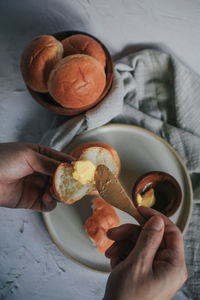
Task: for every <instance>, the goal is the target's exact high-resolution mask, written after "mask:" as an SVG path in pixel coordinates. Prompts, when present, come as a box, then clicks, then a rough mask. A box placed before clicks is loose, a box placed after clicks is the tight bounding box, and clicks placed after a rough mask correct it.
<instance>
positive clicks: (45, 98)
mask: <svg viewBox="0 0 200 300" xmlns="http://www.w3.org/2000/svg"><path fill="white" fill-rule="evenodd" d="M74 34H85V35H87V36H90V37H92V38H93V39H95V40H96V41H98V42H99V43H100V44H101V46H102V48H103V50H104V51H105V54H106V67H105V72H106V85H105V88H104V90H103V92H102V94H101V95H100V97H99V98H98V99H97V100H96V101H95V102H94V103H92V104H89V105H86V106H84V107H82V108H81V109H77V108H75V109H73V108H72V109H68V108H64V107H62V106H61V105H60V104H59V103H57V102H56V101H55V100H54V99H53V98H52V97H51V96H50V94H49V93H39V92H35V91H33V90H32V89H31V88H29V87H28V86H27V88H28V90H29V92H30V94H31V96H32V97H33V98H34V99H35V100H36V101H37V102H39V103H40V104H41V105H42V106H44V107H45V108H47V109H48V110H50V111H52V112H54V113H56V114H59V115H65V116H74V115H78V114H80V113H82V112H84V111H86V110H88V109H90V108H92V107H94V106H95V105H96V104H97V103H99V102H100V101H102V100H103V98H104V97H105V96H106V95H107V94H108V92H109V90H110V88H111V85H112V81H113V62H112V58H111V56H110V53H109V52H108V50H107V48H106V47H105V46H104V45H103V44H102V43H101V42H100V41H99V40H98V39H97V38H95V37H94V36H92V35H90V34H88V33H85V32H81V31H63V32H58V33H55V34H53V36H54V37H55V38H56V39H58V40H59V41H62V40H63V39H65V38H67V37H69V36H71V35H74Z"/></svg>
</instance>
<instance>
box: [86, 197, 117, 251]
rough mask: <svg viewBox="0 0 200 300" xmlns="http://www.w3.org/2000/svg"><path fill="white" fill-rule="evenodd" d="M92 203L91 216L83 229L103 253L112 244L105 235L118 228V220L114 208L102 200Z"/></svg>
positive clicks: (94, 200) (98, 199)
mask: <svg viewBox="0 0 200 300" xmlns="http://www.w3.org/2000/svg"><path fill="white" fill-rule="evenodd" d="M92 202H93V205H92V208H93V215H92V216H91V217H89V218H88V219H87V221H86V222H85V229H86V232H87V234H88V236H89V238H90V239H91V240H92V241H93V242H95V243H96V246H97V249H98V250H99V252H101V253H104V252H105V251H106V250H107V249H108V248H109V247H110V246H111V245H112V243H113V241H111V240H110V239H109V238H107V235H106V233H107V231H108V229H110V228H113V227H117V226H119V225H120V220H119V217H118V215H117V213H116V211H115V209H114V207H113V206H111V205H110V204H108V203H107V202H106V201H104V200H103V199H102V198H95V199H93V201H92Z"/></svg>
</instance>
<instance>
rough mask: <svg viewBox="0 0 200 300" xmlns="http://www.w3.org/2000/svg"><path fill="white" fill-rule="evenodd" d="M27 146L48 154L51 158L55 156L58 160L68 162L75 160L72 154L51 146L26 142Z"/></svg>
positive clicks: (45, 154) (42, 153)
mask: <svg viewBox="0 0 200 300" xmlns="http://www.w3.org/2000/svg"><path fill="white" fill-rule="evenodd" d="M25 146H27V147H28V148H30V149H32V150H34V151H36V152H38V153H40V154H41V155H44V156H47V157H49V158H53V159H55V160H58V161H60V162H68V163H71V162H72V161H74V160H75V158H74V157H72V156H71V155H68V154H66V153H64V152H60V151H57V150H54V149H52V148H51V147H48V146H44V145H40V144H34V143H25Z"/></svg>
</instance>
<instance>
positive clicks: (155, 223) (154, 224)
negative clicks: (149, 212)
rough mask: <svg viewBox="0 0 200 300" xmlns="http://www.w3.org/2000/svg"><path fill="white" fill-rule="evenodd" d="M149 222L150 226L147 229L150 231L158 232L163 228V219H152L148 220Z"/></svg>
mask: <svg viewBox="0 0 200 300" xmlns="http://www.w3.org/2000/svg"><path fill="white" fill-rule="evenodd" d="M150 222H151V223H150V224H149V225H150V226H149V227H150V228H151V229H152V230H156V231H160V230H161V229H162V228H163V226H164V222H163V219H162V218H160V217H153V218H151V219H150Z"/></svg>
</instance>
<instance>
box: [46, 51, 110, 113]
mask: <svg viewBox="0 0 200 300" xmlns="http://www.w3.org/2000/svg"><path fill="white" fill-rule="evenodd" d="M105 84H106V76H105V72H104V68H103V67H102V65H101V63H99V62H98V61H97V60H96V59H95V58H93V57H91V56H88V55H84V54H75V55H70V56H67V57H65V58H64V59H62V60H60V62H59V63H58V64H57V65H56V66H55V68H54V69H53V71H52V72H51V74H50V76H49V80H48V89H49V93H50V95H51V96H52V97H53V98H54V100H55V101H57V102H58V103H59V104H60V105H62V106H63V107H65V108H71V109H80V108H84V107H87V106H88V105H91V104H95V103H96V101H97V100H98V98H99V97H100V95H101V94H102V92H103V90H104V87H105Z"/></svg>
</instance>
